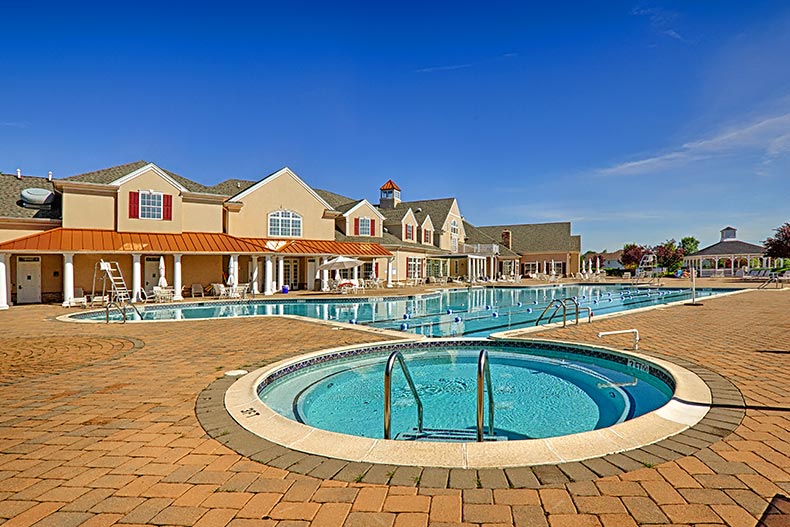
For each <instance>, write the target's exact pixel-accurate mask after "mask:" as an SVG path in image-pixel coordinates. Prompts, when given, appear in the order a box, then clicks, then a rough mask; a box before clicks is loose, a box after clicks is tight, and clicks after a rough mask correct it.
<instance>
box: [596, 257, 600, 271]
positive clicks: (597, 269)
mask: <svg viewBox="0 0 790 527" xmlns="http://www.w3.org/2000/svg"><path fill="white" fill-rule="evenodd" d="M595 272H596V273H600V272H601V257H600V256H596V257H595Z"/></svg>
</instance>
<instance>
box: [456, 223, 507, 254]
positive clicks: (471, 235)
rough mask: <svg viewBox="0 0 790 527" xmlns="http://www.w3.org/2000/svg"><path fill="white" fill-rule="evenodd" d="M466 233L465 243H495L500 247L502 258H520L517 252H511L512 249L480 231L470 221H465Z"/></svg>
mask: <svg viewBox="0 0 790 527" xmlns="http://www.w3.org/2000/svg"><path fill="white" fill-rule="evenodd" d="M464 232H465V233H466V240H465V243H479V244H491V243H495V244H497V245H499V255H500V256H510V257H516V256H519V254H518V253H517V252H515V251H511V250H510V249H508V248H507V247H505V246H504V245H502V243H501V242H500V241H499V240H496V239H494V238H492V237H491V236H489V235H488V234H487V233H485V232H483V231H481V230H480V229H478V228H477V227H475V226H474V225H472V224H471V223H469V222H468V221H464Z"/></svg>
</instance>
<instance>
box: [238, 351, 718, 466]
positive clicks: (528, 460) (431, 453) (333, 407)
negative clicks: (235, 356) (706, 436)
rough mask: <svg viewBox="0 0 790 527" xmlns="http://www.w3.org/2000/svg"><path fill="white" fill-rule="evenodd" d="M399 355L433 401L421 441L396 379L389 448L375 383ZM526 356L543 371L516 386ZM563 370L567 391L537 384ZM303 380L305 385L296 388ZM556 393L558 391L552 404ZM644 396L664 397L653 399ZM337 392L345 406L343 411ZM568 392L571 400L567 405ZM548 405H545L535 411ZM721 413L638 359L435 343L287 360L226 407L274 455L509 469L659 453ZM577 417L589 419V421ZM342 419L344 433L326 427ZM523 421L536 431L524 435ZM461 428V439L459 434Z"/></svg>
mask: <svg viewBox="0 0 790 527" xmlns="http://www.w3.org/2000/svg"><path fill="white" fill-rule="evenodd" d="M481 348H484V349H487V350H490V351H491V354H490V360H491V363H490V366H491V373H492V377H494V378H493V379H492V388H493V389H492V391H491V392H490V393H492V394H493V396H494V408H495V414H494V434H490V433H489V431H488V429H486V432H485V436H484V441H477V437H476V433H474V432H473V433H470V431H469V428H470V422H472V421H473V420H474V419H475V417H476V414H477V412H476V410H477V406H476V404H475V403H473V402H472V399H470V398H469V396H468V394H467V392H468V386H464V385H470V384H471V385H472V386H476V377H475V376H474V375H472V376H470V375H469V373H470V372H469V370H468V369H467V364H468V362H469V360H468V358H467V356H472V357H474V354H475V352H477V351H479V350H480V349H481ZM395 351H400V352H401V353H403V355H404V356H405V357H406V363H407V367H408V369H409V370H410V371H412V369H413V368H415V370H414V371H412V373H413V377H414V378H415V383H416V385H418V386H419V387H420V388H419V389H420V393H422V394H423V395H425V399H424V400H423V405H424V410H425V415H424V429H423V431H424V435H421V436H420V437H415V436H416V433H415V409H414V406H413V405H412V403H410V402H409V396H410V395H409V396H406V395H404V390H405V387H404V386H405V385H404V384H403V380H402V379H403V374H402V373H401V372H400V371H399V370H396V372H395V373H394V374H393V401H394V403H395V404H394V405H393V410H392V412H393V416H392V423H393V424H392V429H393V430H392V434H391V438H392V439H398V440H392V439H383V438H382V436H383V433H382V432H383V426H384V423H383V420H384V416H383V415H382V412H381V406H380V405H381V402H382V400H381V397H382V394H381V393H380V392H379V390H382V391H383V389H382V383H381V381H380V380H379V381H376V380H375V379H376V377H379V376H380V375H382V374H383V372H382V369H383V367H384V364H385V363H386V361H387V357H388V356H389V355H390V354H391V353H393V352H395ZM524 357H526V358H529V359H537V363H538V367H537V368H536V369H535V370H533V372H529V371H527V372H526V373H525V374H524V375H522V376H520V377H518V378H516V377H511V376H510V375H513V371H512V366H513V364H512V363H513V361H514V360H518V359H520V358H524ZM422 360H424V361H425V365H427V366H428V368H429V369H434V370H435V371H434V372H431V373H430V375H427V374H426V375H427V376H425V377H423V376H421V375H419V374H417V372H416V368H418V366H419V365H418V364H417V363H418V362H420V361H422ZM335 361H339V362H335ZM563 361H565V363H564V366H566V367H568V368H569V369H570V370H572V371H571V372H565V373H558V372H557V371H553V372H551V373H554V374H557V377H558V380H557V381H551V382H550V383H549V384H545V383H541V382H538V381H537V377H541V376H548V375H549V373H547V372H546V371H541V370H540V369H541V368H543V366H542V364H550V366H549V367H548V369H549V370H552V369H554V368H557V367H562V366H563ZM532 366H534V363H531V364H530V365H528V366H527V368H526V369H527V370H530V368H531V367H532ZM336 368H337V369H336ZM365 369H368V370H369V371H368V374H367V375H365V374H364V373H365V372H364V371H363V370H365ZM497 370H500V371H499V372H497ZM582 370H584V371H585V373H590V374H591V376H590V379H589V380H588V381H587V382H580V381H579V379H578V375H577V374H578V373H579V372H581V371H582ZM604 370H608V372H606V373H604ZM609 375H612V376H613V377H609ZM343 376H346V379H345V380H342V379H341V377H343ZM356 376H359V377H360V378H359V379H356V378H355V377H356ZM440 379H443V380H441V381H440ZM291 381H295V384H294V385H292V386H290V387H288V384H290V383H291ZM332 383H335V384H334V385H333V386H329V385H330V384H332ZM338 383H339V384H338ZM552 383H554V384H553V388H552ZM533 384H534V388H535V390H534V391H533V390H532V389H531V387H532V385H533ZM547 386H548V387H549V390H550V391H549V392H547V393H543V390H546V387H547ZM283 387H285V389H283ZM643 390H645V391H646V392H645V393H647V392H649V391H655V392H658V393H659V396H658V398H655V399H653V398H652V396H647V397H643V395H642V394H640V393H639V392H640V391H643ZM331 391H334V392H335V393H336V394H340V395H341V397H339V398H335V399H334V400H333V398H332V397H330V396H328V393H329V392H331ZM342 391H345V392H346V393H345V395H343V393H342ZM561 392H564V393H566V394H570V395H571V397H570V398H568V399H567V400H565V399H564V400H560V399H559V397H558V395H559V394H560V393H561ZM593 392H599V393H598V394H595V393H593ZM407 393H408V394H410V390H409V391H408V392H407ZM487 393H488V392H487ZM377 394H378V395H377ZM580 394H582V395H581V396H580ZM612 394H613V395H614V397H612ZM434 395H435V396H436V397H435V398H434ZM542 396H545V397H544V398H545V400H543V401H535V400H534V399H536V398H540V397H542ZM610 399H611V401H610ZM264 401H265V402H264ZM710 402H711V393H710V390H709V389H708V386H707V385H706V384H705V382H704V381H703V380H702V379H701V378H699V377H698V376H697V375H696V374H694V373H693V372H691V371H689V370H686V369H685V368H682V367H680V366H678V365H676V364H673V363H671V362H667V361H663V360H661V359H657V358H653V357H646V356H644V355H640V354H637V353H630V352H622V351H618V350H613V349H610V348H604V347H601V346H590V345H580V344H575V343H568V342H558V341H547V340H543V341H542V340H535V339H530V340H520V339H507V340H500V341H496V342H494V341H491V340H486V339H431V340H422V341H411V342H404V341H390V342H383V343H376V344H368V345H362V346H350V347H342V348H335V349H329V350H323V351H318V352H312V353H308V354H305V355H302V356H299V357H293V358H289V359H285V360H282V361H279V362H278V363H275V364H271V365H267V366H264V367H262V368H260V369H258V370H256V371H254V372H251V373H249V374H247V375H244V376H243V377H241V378H239V379H238V380H237V381H235V382H234V383H233V384H231V385H230V387H229V388H228V389H227V391H226V392H225V397H224V408H225V410H226V411H227V412H228V413H229V414H230V416H231V417H232V418H233V419H234V421H235V422H236V423H237V424H238V425H240V426H241V427H243V428H245V429H246V430H247V431H249V432H251V433H253V434H255V435H257V436H258V437H260V438H262V439H264V440H265V441H267V442H268V443H267V444H271V443H274V444H277V445H280V446H283V447H285V448H288V449H290V450H292V451H295V452H300V453H304V454H312V455H316V456H322V457H324V458H325V457H330V458H336V459H343V460H348V461H357V462H361V463H373V464H376V463H379V464H385V465H412V466H436V467H450V468H452V467H458V468H484V467H499V468H502V467H512V466H524V465H540V464H547V463H563V462H569V461H578V460H583V459H588V458H591V457H597V456H604V455H607V454H611V453H614V452H622V451H625V450H631V449H635V448H640V447H642V446H644V445H646V444H651V443H656V442H658V441H661V440H662V439H665V438H667V437H671V436H673V435H675V434H678V433H680V432H682V431H684V430H686V429H687V428H689V427H690V426H694V425H695V424H696V423H698V422H699V421H700V420H701V419H702V418H703V417H704V416H705V415H706V414H707V412H708V409H709V405H710ZM366 403H367V404H366ZM533 403H537V404H538V406H534V405H533ZM577 403H581V404H580V406H577ZM593 403H594V404H593ZM598 403H600V406H598ZM487 405H488V403H486V409H487V408H488V406H487ZM516 405H519V406H524V407H525V408H521V409H518V411H517V412H515V413H513V412H512V410H513V408H510V407H512V406H516ZM593 406H598V409H597V410H595V409H593ZM651 408H653V409H652V411H651ZM373 409H377V411H373ZM582 410H583V411H582ZM577 412H581V413H583V414H584V416H583V417H581V418H579V417H578V416H577V415H576V413H577ZM508 413H510V416H508ZM330 414H333V415H330ZM448 414H453V416H449V415H448ZM639 414H641V415H639ZM568 418H570V420H568ZM321 420H323V421H324V423H320V422H318V421H321ZM334 420H336V421H338V424H336V425H331V424H330V425H326V423H329V422H331V421H334ZM356 421H359V422H356ZM363 421H364V424H362V423H363ZM521 421H527V425H526V427H522V428H521V430H519V428H518V427H520V426H521V425H522V424H523V423H520V422H521ZM547 421H554V422H555V423H554V427H555V428H554V431H553V432H547V431H546V430H545V429H544V430H543V432H541V431H540V427H542V426H543V424H544V423H545V422H547ZM583 421H586V422H583ZM485 422H486V425H487V424H488V422H489V421H488V416H486V419H485ZM568 423H571V424H570V425H569V424H568ZM579 424H581V425H582V426H577V425H579ZM313 425H320V426H324V428H319V427H318V426H313ZM606 425H610V426H606ZM456 426H457V427H460V428H458V429H452V428H449V427H456ZM445 427H447V428H445ZM473 427H474V429H475V432H477V427H476V426H474V425H473ZM577 430H582V431H577ZM351 432H353V433H356V434H358V435H350V433H351ZM453 434H454V436H453ZM557 434H559V435H557ZM541 436H543V437H541ZM415 439H419V440H415Z"/></svg>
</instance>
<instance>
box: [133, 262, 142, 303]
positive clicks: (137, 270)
mask: <svg viewBox="0 0 790 527" xmlns="http://www.w3.org/2000/svg"><path fill="white" fill-rule="evenodd" d="M142 276H143V271H142V268H141V266H140V254H132V302H139V301H140V289H141V288H142Z"/></svg>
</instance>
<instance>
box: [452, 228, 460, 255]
mask: <svg viewBox="0 0 790 527" xmlns="http://www.w3.org/2000/svg"><path fill="white" fill-rule="evenodd" d="M459 233H460V231H459V230H458V222H457V221H455V220H453V221H452V222H450V252H453V253H457V252H458V235H459Z"/></svg>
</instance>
